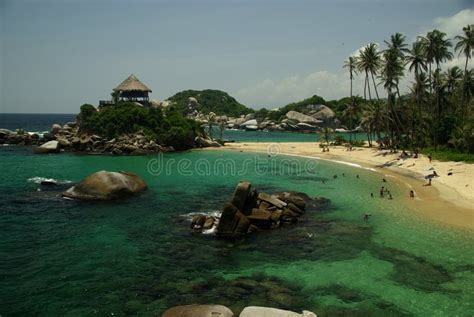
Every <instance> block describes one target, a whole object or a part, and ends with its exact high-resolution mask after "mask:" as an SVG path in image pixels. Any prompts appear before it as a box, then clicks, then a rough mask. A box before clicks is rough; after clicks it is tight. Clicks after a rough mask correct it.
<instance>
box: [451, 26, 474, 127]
mask: <svg viewBox="0 0 474 317" xmlns="http://www.w3.org/2000/svg"><path fill="white" fill-rule="evenodd" d="M462 30H463V31H464V36H461V35H457V36H455V37H454V39H455V40H456V41H457V43H456V46H455V47H454V50H455V51H459V56H461V54H464V56H465V57H466V63H465V64H464V83H463V86H466V87H468V86H469V85H466V81H467V80H468V71H467V63H468V62H469V59H470V58H471V55H472V52H473V51H474V25H473V24H469V25H467V26H465V27H463V28H462ZM463 91H464V88H463ZM468 100H469V99H466V94H464V93H463V94H462V106H463V109H464V108H466V107H467V101H468ZM463 121H464V117H463Z"/></svg>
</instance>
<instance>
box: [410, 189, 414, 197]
mask: <svg viewBox="0 0 474 317" xmlns="http://www.w3.org/2000/svg"><path fill="white" fill-rule="evenodd" d="M410 198H415V192H414V191H413V190H410Z"/></svg>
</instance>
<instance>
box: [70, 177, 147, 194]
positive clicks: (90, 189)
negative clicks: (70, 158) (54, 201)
mask: <svg viewBox="0 0 474 317" xmlns="http://www.w3.org/2000/svg"><path fill="white" fill-rule="evenodd" d="M146 189H147V185H146V184H145V182H144V181H143V180H142V179H141V178H140V177H138V176H137V175H135V174H132V173H127V172H108V171H100V172H96V173H94V174H92V175H89V176H88V177H86V178H85V179H84V180H82V181H81V182H80V183H79V184H77V185H74V186H72V187H71V188H69V189H68V190H66V191H65V192H63V194H62V195H63V197H67V198H73V199H79V200H113V199H119V198H123V197H127V196H131V195H134V194H137V193H139V192H141V191H144V190H146Z"/></svg>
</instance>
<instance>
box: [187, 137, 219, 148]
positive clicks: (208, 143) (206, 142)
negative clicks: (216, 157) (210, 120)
mask: <svg viewBox="0 0 474 317" xmlns="http://www.w3.org/2000/svg"><path fill="white" fill-rule="evenodd" d="M194 141H195V142H196V145H197V146H199V147H221V146H222V145H221V144H220V143H219V142H216V141H213V140H210V139H205V138H203V137H200V136H197V137H196V138H195V139H194Z"/></svg>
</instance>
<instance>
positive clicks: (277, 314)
mask: <svg viewBox="0 0 474 317" xmlns="http://www.w3.org/2000/svg"><path fill="white" fill-rule="evenodd" d="M239 316H240V317H317V316H316V314H315V313H312V312H310V311H307V310H303V313H302V314H298V313H295V312H292V311H289V310H282V309H276V308H270V307H258V306H249V307H245V308H244V310H242V312H241V313H240V315H239Z"/></svg>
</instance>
